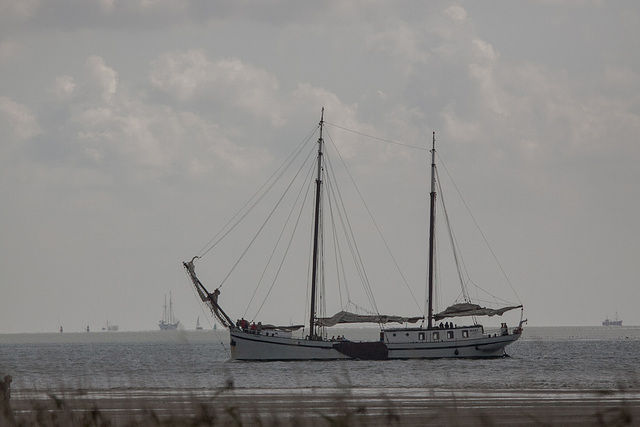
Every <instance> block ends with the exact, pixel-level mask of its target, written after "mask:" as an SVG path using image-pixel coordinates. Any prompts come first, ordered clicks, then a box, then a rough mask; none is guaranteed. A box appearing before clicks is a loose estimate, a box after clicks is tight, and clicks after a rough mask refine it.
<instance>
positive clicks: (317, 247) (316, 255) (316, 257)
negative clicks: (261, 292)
mask: <svg viewBox="0 0 640 427" xmlns="http://www.w3.org/2000/svg"><path fill="white" fill-rule="evenodd" d="M319 126H320V136H319V137H318V166H317V167H318V174H317V177H316V200H315V211H314V226H313V261H312V263H313V265H312V267H311V268H312V272H311V304H310V309H309V311H310V316H309V317H310V319H309V339H312V340H313V339H316V331H315V328H316V292H317V287H318V278H319V275H320V258H321V235H320V233H321V222H322V150H323V145H324V140H323V139H322V128H323V127H324V107H323V108H322V113H321V115H320V124H319Z"/></svg>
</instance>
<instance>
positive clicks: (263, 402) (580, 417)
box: [11, 389, 640, 426]
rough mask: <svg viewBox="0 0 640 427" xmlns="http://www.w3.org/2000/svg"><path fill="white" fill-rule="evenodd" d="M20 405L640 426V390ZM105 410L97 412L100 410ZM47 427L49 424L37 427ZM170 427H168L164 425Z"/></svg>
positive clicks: (70, 411)
mask: <svg viewBox="0 0 640 427" xmlns="http://www.w3.org/2000/svg"><path fill="white" fill-rule="evenodd" d="M53 394H55V393H52V394H51V395H49V396H47V394H46V393H42V394H40V397H38V398H34V397H33V396H31V397H29V396H28V394H23V395H18V396H16V398H14V399H12V401H11V404H12V409H13V412H14V416H15V417H16V420H21V421H25V422H29V423H31V422H34V421H35V420H37V419H40V420H42V419H45V420H47V419H51V418H52V417H53V418H56V419H60V418H61V417H66V418H65V419H66V420H68V422H69V425H74V424H78V425H79V424H82V423H81V422H80V421H81V420H82V419H83V417H85V418H86V417H90V418H95V417H96V416H100V417H105V418H106V419H109V420H110V422H111V423H112V425H115V426H125V425H131V423H132V422H134V421H137V422H141V421H142V422H143V424H142V425H158V424H159V423H160V420H162V421H163V422H166V421H167V420H168V419H174V420H176V421H177V420H180V419H181V420H184V419H192V420H196V419H197V420H200V421H202V422H206V420H209V425H226V424H229V423H235V421H241V422H242V424H243V425H254V424H260V423H269V424H273V423H275V424H276V425H294V424H300V423H303V424H304V425H329V424H331V420H333V421H338V420H339V421H346V422H347V424H349V425H351V424H358V425H418V424H421V423H424V421H425V420H430V422H433V423H435V424H438V425H530V424H547V425H618V424H622V425H624V424H627V423H630V424H633V423H638V422H639V421H640V390H618V391H613V392H611V391H607V392H605V391H576V390H569V391H567V390H560V391H545V390H516V391H514V390H501V391H470V390H442V391H433V390H431V391H429V390H404V389H398V390H393V391H391V392H390V393H371V392H370V391H367V390H361V389H360V390H359V389H334V390H316V389H302V390H296V391H295V392H294V391H291V390H272V391H265V390H260V391H259V392H256V391H255V390H239V389H227V390H212V391H202V390H200V391H179V392H178V391H172V390H161V391H153V392H148V391H147V392H139V393H136V392H133V391H122V392H110V393H109V394H108V395H105V394H104V392H100V394H98V393H95V392H83V393H80V394H78V393H73V394H71V393H62V394H60V395H58V394H55V396H56V398H58V399H54V398H53V397H51V396H52V395H53ZM96 409H97V411H96ZM33 425H47V424H33ZM163 425H166V424H163Z"/></svg>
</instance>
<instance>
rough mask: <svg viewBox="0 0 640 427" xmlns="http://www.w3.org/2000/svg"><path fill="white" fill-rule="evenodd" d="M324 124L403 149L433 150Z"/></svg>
mask: <svg viewBox="0 0 640 427" xmlns="http://www.w3.org/2000/svg"><path fill="white" fill-rule="evenodd" d="M324 124H325V125H331V126H333V127H336V128H338V129H342V130H346V131H347V132H352V133H355V134H357V135H361V136H366V137H367V138H371V139H375V140H378V141H382V142H386V143H389V144H395V145H401V146H403V147H407V148H413V149H415V150H423V151H430V150H431V149H430V148H425V147H418V146H415V145H410V144H405V143H403V142H398V141H392V140H390V139H384V138H380V137H377V136H373V135H367V134H366V133H362V132H358V131H356V130H352V129H347V128H345V127H342V126H339V125H337V124H335V123H330V122H327V121H325V122H324Z"/></svg>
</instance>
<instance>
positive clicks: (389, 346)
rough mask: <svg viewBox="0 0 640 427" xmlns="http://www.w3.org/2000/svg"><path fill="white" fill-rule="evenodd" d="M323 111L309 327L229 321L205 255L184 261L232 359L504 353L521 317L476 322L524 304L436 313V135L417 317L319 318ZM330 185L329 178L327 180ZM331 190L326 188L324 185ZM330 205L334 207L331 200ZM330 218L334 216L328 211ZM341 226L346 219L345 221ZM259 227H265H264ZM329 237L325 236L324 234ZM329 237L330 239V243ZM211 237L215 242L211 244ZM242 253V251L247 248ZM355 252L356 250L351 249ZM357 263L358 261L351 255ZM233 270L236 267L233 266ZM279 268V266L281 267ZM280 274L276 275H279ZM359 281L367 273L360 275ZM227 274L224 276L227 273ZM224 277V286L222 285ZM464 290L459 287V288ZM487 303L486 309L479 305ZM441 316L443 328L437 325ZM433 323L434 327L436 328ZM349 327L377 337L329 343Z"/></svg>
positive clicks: (464, 304)
mask: <svg viewBox="0 0 640 427" xmlns="http://www.w3.org/2000/svg"><path fill="white" fill-rule="evenodd" d="M324 126H325V122H324V108H323V109H322V115H321V119H320V122H319V125H318V128H317V129H318V133H319V137H318V140H317V156H316V157H315V159H314V162H313V163H314V167H315V169H314V172H312V173H311V174H309V176H315V182H313V180H312V179H308V181H307V182H308V183H309V185H310V187H311V188H312V189H313V191H314V199H313V200H314V204H313V226H312V227H310V228H312V233H311V241H312V250H310V256H309V258H310V262H311V264H310V267H309V271H310V277H309V282H310V284H309V288H310V291H309V292H308V297H309V312H308V314H309V318H308V319H309V321H308V324H306V325H303V324H297V325H294V324H291V325H287V326H276V325H271V324H262V323H261V322H258V323H257V324H256V323H255V321H252V322H248V321H246V320H245V319H244V318H242V319H238V320H237V321H235V322H234V321H233V320H232V318H231V317H230V316H229V315H228V314H227V313H226V312H225V310H223V308H222V305H221V303H220V295H221V290H220V287H221V286H222V284H221V285H220V286H218V288H216V289H215V290H214V291H213V292H209V291H208V289H207V288H206V287H205V286H204V285H203V283H202V282H201V281H200V279H199V278H198V276H197V275H196V270H195V262H196V261H198V260H200V259H201V258H202V256H203V255H204V254H206V252H208V250H207V251H205V252H204V254H202V255H199V256H195V257H193V258H192V259H191V261H187V262H183V266H184V268H185V270H186V272H187V275H188V277H189V278H190V280H191V282H192V283H193V285H194V287H195V289H196V291H197V293H198V295H199V297H200V299H201V300H202V301H203V302H204V303H205V304H206V305H207V306H208V307H209V309H210V310H211V312H212V314H213V315H214V316H215V317H216V318H217V320H218V321H219V322H220V323H221V324H222V325H223V326H225V327H226V328H227V329H228V330H229V335H230V348H231V357H232V358H233V359H236V360H262V361H271V360H337V359H361V360H387V359H419V358H496V357H503V356H506V352H505V347H506V346H508V345H509V344H511V343H513V342H515V341H517V340H518V339H519V338H520V336H521V334H522V325H523V323H525V322H526V320H522V312H521V315H520V323H519V324H518V326H517V327H512V328H509V327H508V326H507V324H506V323H502V325H501V327H500V329H499V330H498V329H496V330H494V331H490V330H485V328H484V327H483V325H482V324H480V323H478V322H477V320H476V318H477V317H478V316H494V315H499V316H502V314H503V313H505V312H507V311H509V310H513V309H517V308H520V309H521V310H523V309H522V304H518V305H513V304H512V305H507V306H502V307H499V308H489V307H483V306H481V305H479V304H476V303H473V302H472V301H471V300H470V299H469V298H468V295H466V294H465V296H464V299H463V300H461V301H460V302H457V303H455V304H453V305H451V306H450V307H448V308H447V309H446V310H444V311H441V312H438V313H436V312H434V300H435V292H436V290H435V286H434V282H435V279H436V266H435V243H436V242H435V221H436V163H435V159H436V155H435V153H436V151H435V132H434V133H433V142H432V148H431V150H430V152H431V183H430V186H431V192H430V212H429V249H428V279H427V289H428V291H427V292H425V293H428V295H426V304H425V305H426V306H427V307H428V308H427V310H426V313H425V314H422V315H419V316H399V315H384V314H380V313H379V312H377V311H376V312H367V313H364V314H363V313H362V312H360V313H358V312H355V313H354V312H351V311H347V310H345V309H343V310H341V311H339V312H338V313H337V314H335V315H334V316H331V317H325V316H322V314H324V311H323V309H322V304H323V303H325V295H324V290H325V288H326V287H325V283H324V281H325V278H326V277H327V276H326V275H325V273H324V267H325V260H324V258H323V255H324V243H325V242H326V241H327V240H329V239H325V237H324V234H323V232H325V231H326V228H325V226H324V224H323V212H325V210H324V209H325V208H324V207H323V203H325V202H323V199H324V197H323V196H324V191H325V189H324V185H325V184H324V183H325V180H328V179H329V178H330V176H331V175H330V174H326V169H325V167H327V166H329V165H330V164H329V165H328V164H327V162H328V160H327V159H326V158H325V157H326V153H325V152H324V150H325V141H324V139H323V129H324ZM331 182H333V181H331ZM327 186H328V187H329V188H331V185H327ZM334 203H335V202H334ZM328 210H329V211H330V212H331V215H330V216H331V217H333V211H331V208H329V209H328ZM344 222H347V223H348V221H344ZM263 227H264V224H263ZM327 234H329V233H327ZM334 236H335V232H334V235H333V236H331V239H332V240H335V237H334ZM212 240H213V239H212ZM245 252H246V251H245ZM354 252H356V253H357V251H354ZM356 258H357V257H356ZM236 265H237V263H236ZM280 266H282V264H280ZM278 271H279V270H278ZM361 275H362V276H366V273H364V272H362V273H361ZM227 277H228V276H227ZM227 277H225V278H224V279H223V280H222V283H224V282H225V280H226V278H227ZM463 288H464V286H463ZM485 305H486V304H485ZM462 316H466V317H470V318H471V319H473V321H472V322H471V323H470V324H468V325H466V326H458V325H457V324H454V322H453V321H448V319H451V320H453V318H458V317H462ZM445 319H447V321H446V322H445V323H444V324H443V323H442V321H443V320H445ZM438 322H439V323H438ZM353 323H377V324H378V325H379V328H380V331H379V339H377V340H373V341H351V340H347V339H344V337H340V336H338V338H337V339H336V338H335V336H333V337H332V338H329V333H328V330H329V328H331V327H333V326H336V325H345V324H353ZM391 323H399V324H401V325H402V326H397V327H391V326H389V324H391Z"/></svg>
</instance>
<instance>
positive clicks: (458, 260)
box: [436, 168, 471, 302]
mask: <svg viewBox="0 0 640 427" xmlns="http://www.w3.org/2000/svg"><path fill="white" fill-rule="evenodd" d="M436 184H437V185H438V192H439V193H440V206H441V207H442V212H443V214H444V221H445V224H446V227H447V232H448V233H449V241H450V242H451V249H452V252H453V259H454V261H455V264H456V270H457V272H458V278H459V280H460V287H461V289H462V296H463V297H464V300H465V302H471V301H470V300H469V291H468V290H467V289H466V285H465V281H464V277H465V276H464V274H463V272H462V270H463V268H464V270H465V272H466V267H465V266H464V260H463V259H462V254H461V253H460V249H459V248H460V246H459V245H458V242H457V240H456V238H455V235H454V233H453V228H452V227H451V221H450V220H449V211H448V210H447V206H446V204H445V203H444V194H443V192H442V186H441V184H440V176H439V175H438V169H437V168H436ZM468 276H469V275H468V274H467V277H468Z"/></svg>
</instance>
